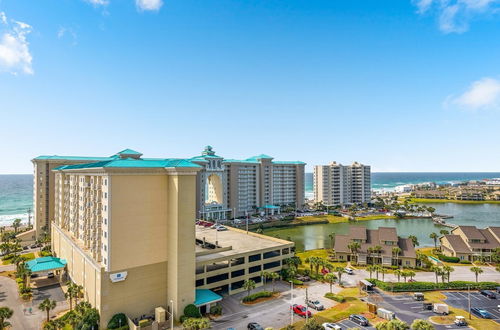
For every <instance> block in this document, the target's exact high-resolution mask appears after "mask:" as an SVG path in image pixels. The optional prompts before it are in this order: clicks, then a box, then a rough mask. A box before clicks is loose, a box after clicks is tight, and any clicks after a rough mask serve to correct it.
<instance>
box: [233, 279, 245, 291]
mask: <svg viewBox="0 0 500 330" xmlns="http://www.w3.org/2000/svg"><path fill="white" fill-rule="evenodd" d="M243 283H245V281H238V282H234V283H231V290H238V289H241V288H242V287H243Z"/></svg>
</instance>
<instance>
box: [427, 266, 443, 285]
mask: <svg viewBox="0 0 500 330" xmlns="http://www.w3.org/2000/svg"><path fill="white" fill-rule="evenodd" d="M430 270H431V272H434V274H435V275H436V284H438V282H439V280H438V276H439V274H440V273H441V268H439V267H438V266H431V269H430Z"/></svg>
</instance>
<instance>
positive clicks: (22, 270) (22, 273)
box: [16, 262, 31, 287]
mask: <svg viewBox="0 0 500 330" xmlns="http://www.w3.org/2000/svg"><path fill="white" fill-rule="evenodd" d="M16 275H17V277H20V278H22V279H23V285H24V287H26V286H28V277H30V276H31V269H29V268H28V265H26V263H24V262H23V263H21V264H20V265H19V269H18V270H17V272H16Z"/></svg>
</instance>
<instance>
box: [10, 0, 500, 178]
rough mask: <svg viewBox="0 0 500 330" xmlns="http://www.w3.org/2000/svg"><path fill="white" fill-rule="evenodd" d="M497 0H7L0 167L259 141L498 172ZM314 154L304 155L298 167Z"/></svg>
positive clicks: (176, 153) (305, 151)
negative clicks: (48, 157) (39, 159)
mask: <svg viewBox="0 0 500 330" xmlns="http://www.w3.org/2000/svg"><path fill="white" fill-rule="evenodd" d="M499 7H500V1H496V0H420V1H411V0H408V1H406V0H392V1H389V0H387V1H375V0H372V1H368V0H364V1H361V0H345V1H340V0H337V1H334V0H329V1H326V0H323V1H320V0H302V1H296V0H281V1H275V0H246V1H243V0H241V1H240V0H196V1H195V0H168V1H167V0H108V1H106V0H87V1H85V0H37V1H33V0H0V13H1V14H0V116H1V117H0V123H1V126H0V127H1V129H0V141H2V142H1V143H0V152H1V154H2V156H1V158H2V160H5V161H2V162H0V173H31V172H32V166H31V163H30V161H29V160H30V159H31V158H33V157H35V156H37V155H40V154H60V155H65V154H67V155H110V154H113V153H115V152H116V151H119V150H121V149H124V148H133V149H136V150H139V151H141V152H143V153H144V154H145V155H146V156H149V157H191V156H194V155H197V154H198V153H199V152H201V150H202V149H203V147H204V146H205V145H207V144H210V145H212V146H214V148H215V150H216V151H217V152H218V154H220V155H222V156H225V157H227V158H246V157H249V156H252V155H255V154H260V153H266V154H269V155H272V156H274V157H275V158H276V159H280V160H302V161H305V162H307V163H308V164H309V165H308V166H312V165H314V164H321V163H328V162H330V161H332V160H337V161H340V162H343V163H350V162H352V161H354V160H357V161H361V162H363V163H366V164H371V165H372V167H373V170H375V171H499V170H500V166H499V164H500V152H498V150H499V149H498V145H499V136H500V135H499V124H500V102H499V101H500V14H499V12H498V9H499ZM309 169H310V167H309Z"/></svg>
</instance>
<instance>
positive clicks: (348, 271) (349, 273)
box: [344, 267, 354, 275]
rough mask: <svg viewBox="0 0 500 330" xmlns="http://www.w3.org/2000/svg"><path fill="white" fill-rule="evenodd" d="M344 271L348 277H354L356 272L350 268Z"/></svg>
mask: <svg viewBox="0 0 500 330" xmlns="http://www.w3.org/2000/svg"><path fill="white" fill-rule="evenodd" d="M344 271H345V272H346V273H347V274H348V275H354V270H353V269H352V268H349V267H346V268H345V269H344Z"/></svg>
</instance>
